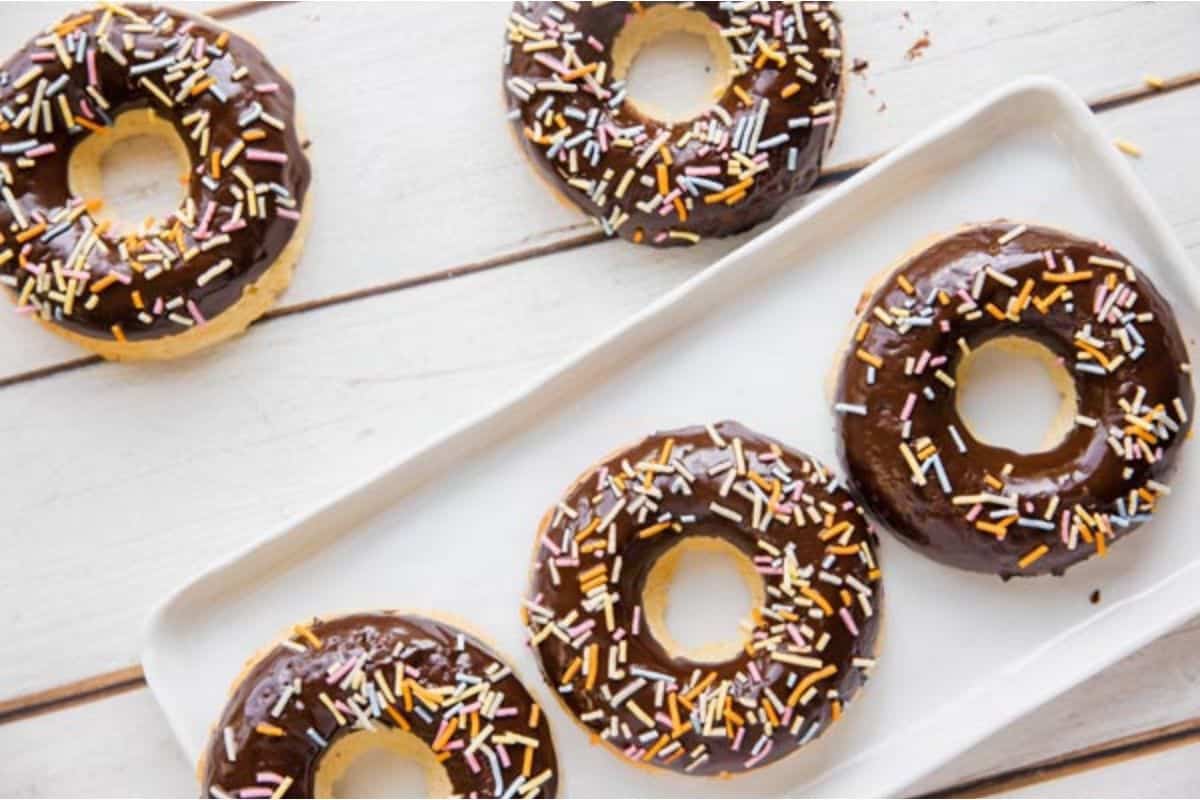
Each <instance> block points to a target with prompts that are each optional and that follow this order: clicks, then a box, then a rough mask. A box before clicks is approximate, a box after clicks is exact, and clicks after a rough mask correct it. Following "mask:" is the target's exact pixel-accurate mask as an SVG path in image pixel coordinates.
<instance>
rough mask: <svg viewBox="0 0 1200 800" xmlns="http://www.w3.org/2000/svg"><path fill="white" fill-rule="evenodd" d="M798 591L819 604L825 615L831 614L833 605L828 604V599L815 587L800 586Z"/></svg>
mask: <svg viewBox="0 0 1200 800" xmlns="http://www.w3.org/2000/svg"><path fill="white" fill-rule="evenodd" d="M800 593H801V594H802V595H804V596H805V597H807V598H808V599H809V600H812V601H813V602H814V603H816V604H817V605H818V606H820V607H821V610H822V611H824V612H825V614H826V615H832V614H833V606H831V605H829V601H828V600H826V599H825V598H824V597H822V596H821V593H820V592H818V591H817V590H816V589H814V588H812V587H811V586H801V587H800Z"/></svg>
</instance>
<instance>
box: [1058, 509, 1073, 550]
mask: <svg viewBox="0 0 1200 800" xmlns="http://www.w3.org/2000/svg"><path fill="white" fill-rule="evenodd" d="M1070 521H1071V512H1070V511H1064V512H1062V525H1060V526H1059V527H1060V530H1061V536H1062V542H1063V544H1066V543H1067V541H1068V540H1069V539H1070V537H1069V536H1068V534H1069V533H1070V527H1071V526H1070Z"/></svg>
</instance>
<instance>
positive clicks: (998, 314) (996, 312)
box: [983, 303, 1008, 320]
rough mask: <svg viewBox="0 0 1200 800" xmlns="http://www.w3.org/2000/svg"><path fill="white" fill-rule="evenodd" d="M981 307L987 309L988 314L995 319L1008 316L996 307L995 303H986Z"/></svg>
mask: <svg viewBox="0 0 1200 800" xmlns="http://www.w3.org/2000/svg"><path fill="white" fill-rule="evenodd" d="M983 308H984V310H985V311H987V312H988V313H989V314H991V315H992V316H993V317H995V318H996V319H1000V320H1002V319H1007V318H1008V315H1007V314H1005V313H1004V312H1003V311H1001V310H1000V309H999V308H997V307H996V304H995V303H988V304H987V305H986V306H984V307H983Z"/></svg>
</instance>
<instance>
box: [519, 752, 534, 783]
mask: <svg viewBox="0 0 1200 800" xmlns="http://www.w3.org/2000/svg"><path fill="white" fill-rule="evenodd" d="M532 772H533V748H532V747H530V746H529V745H526V746H525V755H524V757H523V758H522V759H521V774H522V775H524V776H525V777H526V778H528V777H529V775H530V773H532Z"/></svg>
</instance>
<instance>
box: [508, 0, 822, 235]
mask: <svg viewBox="0 0 1200 800" xmlns="http://www.w3.org/2000/svg"><path fill="white" fill-rule="evenodd" d="M640 5H641V6H642V7H644V8H648V7H652V6H654V5H658V4H656V3H642V4H640ZM769 5H771V6H772V13H771V14H768V15H766V17H765V18H763V17H761V16H753V17H752V16H751V14H752V13H753V12H746V13H745V14H742V13H738V12H735V11H733V10H731V9H730V8H728V7H727V4H724V3H720V4H718V3H698V4H696V5H695V6H694V10H696V11H699V12H700V13H703V14H705V15H707V16H708V17H709V18H710V19H711V20H712V21H713V23H714V24H716V25H718V26H720V27H722V28H738V27H742V26H744V25H750V26H751V28H752V30H753V31H754V33H748V34H745V35H744V36H741V37H733V38H730V39H729V40H728V41H729V42H730V43H731V46H732V47H733V49H734V52H735V53H743V52H746V49H747V48H749V47H751V43H752V42H754V41H755V37H756V36H757V34H758V31H760V30H761V31H764V32H765V34H766V36H767V41H769V42H773V43H774V44H776V45H778V47H777V49H778V50H780V51H786V49H787V47H788V46H789V45H795V46H807V47H808V50H807V51H806V52H804V53H800V54H799V55H800V56H801V57H803V58H804V59H806V60H807V61H808V62H810V64H809V68H806V69H805V72H807V73H808V74H810V75H811V76H812V80H811V82H808V81H807V80H805V79H802V78H801V77H798V73H797V69H798V68H800V67H801V62H799V61H798V60H797V58H796V57H795V55H794V54H788V58H787V63H786V64H785V65H782V66H779V65H777V64H776V62H774V61H770V60H767V61H766V63H764V64H763V65H762V66H761V67H756V66H755V58H754V57H756V56H757V55H758V54H759V51H758V50H757V48H755V49H754V56H753V57H751V59H750V60H749V68H748V69H747V70H746V71H745V72H744V74H741V75H737V76H734V78H733V83H732V84H731V85H730V87H729V88H728V89H727V90H726V91H725V92H724V93H723V94H722V96H721V97H720V98H719V99H718V100H717V101H716V105H717V106H719V107H720V109H722V110H723V111H724V112H725V113H727V114H728V118H729V120H730V125H729V126H728V130H729V131H731V132H732V131H735V130H736V129H737V126H738V125H739V124H744V123H743V120H745V121H746V122H752V121H753V120H754V117H755V115H756V114H757V111H758V108H759V106H760V104H761V102H762V101H764V100H766V101H768V102H769V106H768V111H767V114H766V117H765V120H764V123H763V126H762V132H761V135H760V136H759V137H758V141H759V142H768V141H770V140H771V139H772V138H773V137H776V136H777V135H779V134H786V135H787V142H786V144H782V145H778V146H775V147H772V148H770V149H766V150H760V151H758V152H759V153H766V155H767V159H768V164H769V166H768V168H767V169H766V170H765V171H764V172H762V173H760V174H759V175H758V176H757V178H756V180H755V183H754V185H753V186H752V187H751V188H750V189H749V191H748V193H747V194H746V197H745V199H744V200H742V201H741V202H739V203H737V204H736V205H732V206H730V205H726V204H725V203H721V202H718V203H713V204H707V203H705V202H704V200H703V197H704V196H705V195H708V194H711V193H713V190H708V189H701V190H699V191H698V196H696V197H695V198H694V202H693V204H692V207H691V208H690V209H688V212H687V213H688V218H687V220H686V221H683V220H681V219H680V218H679V216H678V214H677V212H675V211H672V212H671V213H669V214H667V215H666V216H663V215H661V214H660V213H659V209H658V208H655V209H652V210H650V211H642V210H639V209H638V207H637V204H638V203H645V202H647V201H649V200H651V199H653V198H655V197H656V196H660V195H659V192H658V190H657V189H656V188H655V187H653V186H650V187H647V186H643V185H641V184H639V183H638V182H637V180H636V179H635V180H634V181H633V183H632V184H631V185H630V186H629V188H628V190H627V191H626V193H625V194H624V196H623V197H622V198H619V199H618V198H616V196H615V191H614V188H615V187H616V186H617V185H618V183H619V181H620V180H621V178H622V176H623V175H624V174H625V172H626V171H627V170H628V169H630V168H634V169H635V170H637V174H638V175H639V176H640V175H648V176H650V177H651V178H654V177H655V176H656V173H655V165H656V164H657V163H659V162H660V159H659V158H658V157H655V158H654V159H652V160H651V161H650V162H649V163H648V165H647V166H646V167H645V168H644V169H638V167H637V161H638V158H639V157H640V156H641V154H642V152H643V151H644V149H645V148H647V147H649V146H650V145H651V144H653V143H654V142H655V140H656V139H658V137H659V136H660V134H661V133H662V132H664V131H667V132H669V133H670V140H669V141H670V144H669V145H668V146H669V148H670V156H671V160H672V164H671V165H670V167H669V169H670V180H671V186H672V188H677V184H676V183H675V180H676V177H677V176H678V175H680V174H683V172H684V170H686V169H687V168H689V167H717V168H719V170H720V173H719V174H718V175H716V176H710V179H713V180H716V181H718V182H720V183H722V184H723V185H725V186H730V185H732V184H735V183H737V182H738V180H737V179H735V178H731V177H729V176H728V175H727V174H726V169H725V167H726V162H727V160H728V158H729V156H728V154H727V152H726V151H725V150H723V149H721V148H713V147H709V148H707V149H706V148H705V147H704V143H703V142H701V141H700V140H698V139H693V140H692V141H690V142H689V143H687V144H686V145H684V146H683V147H682V148H681V147H679V146H677V143H678V141H679V140H680V138H681V137H682V136H683V135H684V134H685V133H686V132H687V131H688V130H689V129H691V128H692V126H693V124H694V123H695V122H697V121H702V122H703V123H704V125H708V124H709V122H710V120H712V121H715V122H717V123H719V124H721V125H722V129H724V127H725V126H724V125H723V123H722V121H721V120H720V119H719V117H718V116H717V114H714V112H712V111H711V110H710V111H705V112H704V113H703V114H701V115H700V116H699V117H697V118H695V119H693V120H687V121H684V122H678V123H675V124H671V125H668V124H665V123H663V122H662V121H660V120H656V119H653V118H651V117H648V116H646V115H645V114H643V113H641V112H640V111H639V110H638V109H637V107H636V106H635V105H634V104H632V103H630V102H620V103H619V104H618V105H617V106H616V107H615V108H614V107H612V106H611V105H610V102H609V101H610V100H611V99H613V98H615V97H617V96H618V95H619V93H620V89H619V88H617V89H615V90H614V89H613V87H612V83H613V80H612V77H611V74H612V62H611V53H612V45H613V42H614V41H615V40H616V38H617V35H618V34H619V33H620V31H621V29H622V28H623V27H624V26H625V23H626V20H627V18H628V17H629V16H630V15H631V14H634V13H636V11H635V10H634V6H635V4H631V3H625V2H614V3H607V4H604V5H592V4H590V3H584V4H581V6H580V8H579V10H577V11H569V10H567V11H566V13H565V14H564V16H563V20H562V23H561V24H560V25H559V26H558V27H559V29H561V28H562V26H564V25H574V27H575V30H576V31H578V32H579V33H581V34H583V37H584V38H583V39H582V40H580V41H577V42H575V43H574V46H575V49H576V51H577V52H578V54H579V56H580V59H581V60H582V61H583V62H587V63H592V62H602V63H604V64H606V73H605V74H606V75H607V79H606V81H605V84H606V85H605V87H604V91H607V92H611V96H609V97H607V98H602V97H598V96H597V95H596V94H594V93H591V92H588V91H577V92H574V93H572V94H552V93H550V92H543V91H536V92H534V93H533V94H532V96H531V97H530V98H529V99H528V100H524V99H522V97H521V95H520V94H519V93H517V92H515V91H513V89H512V79H513V78H514V77H516V78H519V79H524V80H526V81H529V82H531V83H534V84H536V83H537V82H538V81H546V80H553V79H555V78H556V77H557V73H556V72H555V71H554V70H553V69H552V68H551V67H550V66H548V65H547V64H546V63H544V62H543V61H539V60H537V58H536V57H537V56H538V55H539V54H540V55H546V54H549V55H550V56H552V57H554V58H555V59H560V60H561V59H562V58H563V57H564V53H563V50H562V49H561V48H557V49H553V50H549V51H535V52H527V51H525V50H524V49H523V43H524V42H523V41H521V39H522V38H523V39H524V41H530V39H529V38H528V37H527V36H525V37H522V36H516V37H514V34H513V30H514V29H515V28H516V27H517V24H516V23H511V20H510V23H511V24H510V27H509V36H508V42H509V45H510V48H511V50H510V55H509V56H508V62H507V63H506V64H505V66H504V83H505V87H506V88H505V91H506V97H507V98H508V99H507V102H508V107H509V109H510V111H511V112H512V113H513V117H512V118H513V124H514V126H515V128H516V133H517V136H518V138H519V139H520V140H521V142H522V145H523V147H524V148H525V150H526V152H527V154H528V155H529V157H530V158H531V159H532V161H533V162H534V164H536V165H537V168H538V169H539V171H540V172H541V173H542V174H543V175H544V176H545V177H546V178H547V179H548V180H549V181H550V182H551V184H552V185H554V186H557V187H558V188H559V189H561V190H562V191H563V192H564V194H565V195H566V196H567V197H569V198H570V199H571V201H572V202H574V203H575V204H576V205H577V206H579V207H580V208H581V209H583V210H584V211H585V212H586V213H588V214H590V215H592V216H594V217H596V218H597V219H599V220H605V219H607V218H609V217H610V215H612V214H613V211H614V209H615V208H618V207H619V208H620V209H621V211H623V212H625V213H627V214H628V215H629V219H628V221H627V222H626V223H625V224H623V225H620V226H619V227H618V229H617V230H616V233H617V234H618V235H620V236H621V237H622V238H625V239H629V240H632V241H639V240H640V241H645V242H647V243H650V244H658V245H663V246H670V245H678V244H688V243H689V240H687V239H683V238H671V237H669V236H668V235H669V233H670V232H671V231H677V232H678V231H686V232H690V233H694V234H698V235H699V236H700V237H709V236H729V235H732V234H735V233H740V232H741V231H744V230H746V229H747V228H750V227H752V226H753V225H756V224H758V223H759V222H762V221H764V220H766V219H769V218H770V217H771V216H773V215H774V214H775V213H776V212H777V211H778V210H779V207H780V206H781V205H783V203H784V202H785V201H786V200H787V199H788V198H790V197H791V196H793V195H795V194H799V193H801V192H804V191H806V190H808V189H809V188H811V187H812V185H813V184H814V183H815V182H816V180H817V177H818V176H819V173H820V169H821V159H822V157H823V156H824V153H825V151H826V150H827V149H828V146H829V145H830V143H831V142H832V138H833V132H834V130H835V126H836V125H835V119H834V118H833V117H829V115H828V114H827V113H824V112H823V113H821V114H818V115H816V118H817V119H818V120H820V121H819V122H817V123H816V124H814V125H807V124H805V125H804V126H803V127H794V128H793V127H789V125H788V121H789V120H793V119H800V118H808V117H812V116H814V115H812V114H811V112H810V108H811V107H812V106H814V105H817V104H821V103H825V102H827V101H836V100H837V99H838V98H839V96H840V95H839V92H840V87H841V82H842V72H843V59H842V57H841V55H840V52H839V54H838V55H829V56H826V55H824V54H823V53H822V50H823V49H825V48H833V49H835V50H839V51H840V47H841V40H840V27H839V23H838V18H837V15H836V14H835V13H834V12H833V10H832V9H831V8H830V6H829V4H827V3H811V4H805V5H804V6H803V12H802V13H803V19H804V31H805V32H806V34H807V38H804V37H801V36H800V35H799V34H798V33H797V34H794V36H793V38H792V40H791V41H790V42H788V41H785V40H784V39H783V37H782V36H781V35H780V34H778V33H777V32H776V29H775V27H774V25H775V20H776V17H775V14H776V13H778V14H785V15H787V16H788V17H790V15H791V13H792V12H791V10H790V9H791V8H792V7H788V9H787V10H786V11H785V10H784V5H783V4H781V3H771V4H769ZM795 8H796V9H797V11H798V13H799V10H800V9H801V7H800V6H795ZM552 9H559V10H563V7H562V6H559V5H558V4H557V3H548V2H534V3H528V4H525V3H516V4H514V14H517V15H520V17H521V18H523V19H524V20H528V21H529V22H532V23H534V24H535V25H536V26H537V28H538V30H539V31H543V32H544V31H546V30H553V29H554V27H553V25H550V26H549V27H548V25H547V20H550V22H551V23H553V22H554V19H553V17H552V16H551V15H550V14H551V11H552ZM754 11H757V9H755V10H754ZM783 18H784V17H780V19H783ZM780 30H782V29H780ZM588 36H591V37H594V38H595V39H596V40H597V41H599V42H600V43H601V45H602V46H603V50H597V49H596V48H595V47H594V46H593V45H592V44H590V43H589V42H588V41H587V37H588ZM734 86H737V87H739V88H740V89H742V90H743V91H744V92H745V93H746V95H747V96H749V98H750V99H751V100H752V102H751V103H750V104H746V103H745V102H744V101H743V100H742V99H741V98H739V96H738V94H737V93H736V92H735V91H734V89H733V87H734ZM788 87H793V89H794V88H795V87H798V91H794V93H791V94H789V96H788V97H786V98H785V97H783V95H782V93H783V91H784V89H785V88H788ZM793 89H789V92H791V91H793ZM548 97H553V98H555V105H554V109H555V110H557V111H562V110H563V108H564V106H565V105H566V104H568V103H569V104H570V105H573V106H575V107H576V108H578V109H579V110H581V111H582V112H583V113H584V114H589V113H592V112H595V113H596V114H597V115H598V117H597V120H598V121H597V123H596V126H595V127H597V128H599V127H603V126H604V125H605V124H606V123H611V124H612V125H613V126H615V127H616V128H619V129H628V128H633V127H635V126H639V125H640V126H645V138H644V139H643V138H638V140H637V144H636V146H635V147H633V148H631V149H620V148H615V147H611V148H609V149H608V150H607V152H605V153H604V155H603V156H601V157H600V158H599V160H598V161H597V163H596V164H595V165H592V164H591V163H589V161H588V160H587V159H585V158H583V157H582V155H583V154H582V153H580V158H579V160H578V165H579V169H578V172H577V173H575V174H574V175H572V174H571V173H570V172H569V169H568V162H566V161H564V160H561V159H556V158H552V157H551V156H550V155H549V151H550V149H551V147H550V146H549V145H548V144H540V143H537V142H535V141H533V139H531V138H530V136H529V135H528V133H527V132H528V131H533V130H535V129H536V127H537V123H538V119H539V115H538V113H537V112H538V111H539V110H540V109H541V106H542V104H543V103H544V102H545V101H546V99H547V98H548ZM832 113H833V114H837V113H838V110H837V109H835V110H834V111H833V112H832ZM822 117H829V118H827V119H822ZM567 121H568V123H569V124H570V125H571V126H572V132H571V134H569V137H568V138H573V137H574V136H576V135H577V134H578V133H579V132H582V131H583V130H584V129H585V127H586V120H585V121H577V120H575V119H568V120H567ZM798 124H799V123H798ZM549 130H551V132H552V131H553V130H557V127H556V126H555V127H554V128H552V129H549ZM580 146H581V147H582V146H583V145H580ZM790 148H795V150H796V154H795V156H794V158H795V169H794V170H791V169H789V167H788V159H789V149H790ZM754 154H755V153H753V152H752V153H751V155H754ZM610 170H611V172H612V176H611V178H610V181H609V183H610V189H609V190H608V191H607V192H606V193H605V194H606V197H605V198H604V199H606V202H597V199H598V198H597V197H594V196H592V193H591V192H590V191H588V190H584V189H581V188H579V187H577V186H573V185H570V184H568V183H567V179H568V178H570V177H582V178H583V179H585V180H588V181H597V182H598V181H600V180H603V178H604V176H605V173H606V171H610ZM602 224H603V223H602ZM606 229H607V228H606ZM639 231H640V233H639ZM609 232H610V233H611V230H610V231H609ZM639 237H640V238H639ZM662 237H668V238H662Z"/></svg>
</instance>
